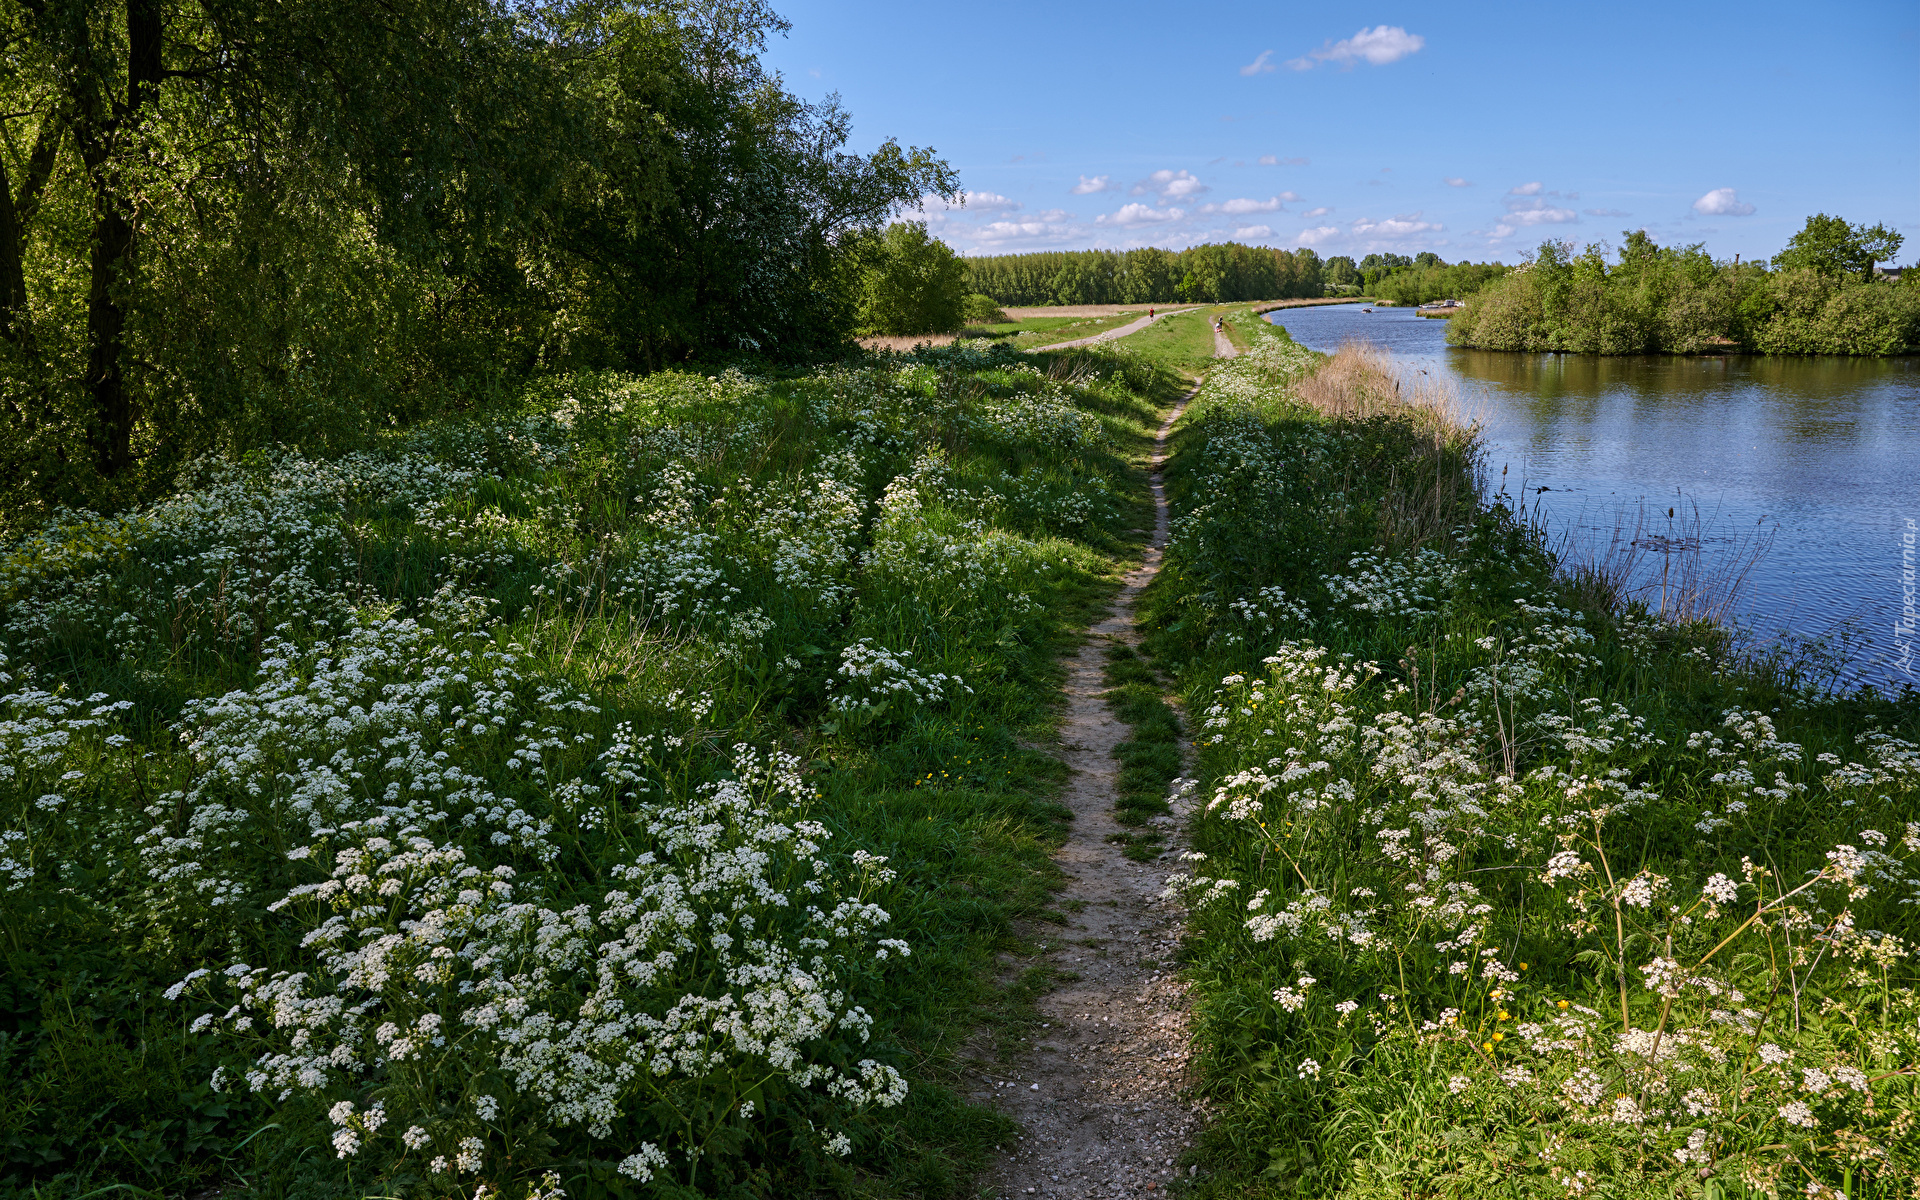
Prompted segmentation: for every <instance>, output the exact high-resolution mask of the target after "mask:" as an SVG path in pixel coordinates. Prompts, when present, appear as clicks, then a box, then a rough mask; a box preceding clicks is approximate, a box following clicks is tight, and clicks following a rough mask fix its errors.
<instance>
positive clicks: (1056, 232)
mask: <svg viewBox="0 0 1920 1200" xmlns="http://www.w3.org/2000/svg"><path fill="white" fill-rule="evenodd" d="M1085 232H1086V231H1085V227H1084V226H1078V225H1075V224H1073V214H1072V213H1070V212H1067V211H1066V210H1064V209H1059V208H1053V209H1048V210H1047V211H1046V212H1042V213H1034V214H1033V215H1032V216H1030V217H1027V218H1024V219H1022V220H1018V221H993V222H991V223H989V224H986V225H982V226H981V227H979V228H978V229H976V230H974V231H973V238H974V240H975V241H976V242H977V244H979V245H982V246H987V247H995V246H1005V245H1008V244H1009V243H1022V242H1028V243H1030V242H1058V241H1064V240H1066V239H1068V238H1078V237H1083V236H1084V235H1085Z"/></svg>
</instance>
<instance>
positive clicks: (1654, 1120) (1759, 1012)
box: [1142, 318, 1920, 1200]
mask: <svg viewBox="0 0 1920 1200" xmlns="http://www.w3.org/2000/svg"><path fill="white" fill-rule="evenodd" d="M1240 327H1241V329H1242V331H1243V332H1244V334H1245V335H1246V336H1248V337H1249V338H1250V340H1251V341H1252V343H1253V348H1252V352H1251V353H1250V354H1249V355H1248V356H1246V357H1243V358H1241V359H1238V360H1235V361H1234V362H1233V363H1229V364H1223V365H1221V366H1220V367H1218V368H1216V370H1215V371H1214V373H1213V374H1212V375H1211V376H1210V377H1209V378H1208V380H1207V382H1206V384H1205V385H1204V387H1203V388H1202V390H1201V393H1200V396H1199V398H1198V399H1197V401H1196V402H1195V404H1194V405H1193V406H1192V407H1191V408H1190V409H1189V415H1188V417H1187V418H1186V420H1185V421H1184V422H1183V423H1182V426H1181V429H1180V431H1179V432H1178V434H1177V453H1176V455H1175V457H1174V458H1173V460H1172V463H1171V465H1170V471H1169V475H1170V490H1171V493H1172V499H1173V503H1174V505H1175V509H1176V516H1175V534H1174V540H1173V544H1172V547H1171V549H1170V551H1169V555H1168V559H1167V566H1166V568H1165V569H1164V570H1163V572H1162V573H1161V575H1160V577H1159V579H1158V581H1157V582H1156V583H1155V585H1154V587H1153V588H1152V589H1151V590H1150V592H1149V597H1148V603H1147V605H1146V607H1145V609H1144V613H1143V622H1142V623H1143V629H1144V632H1145V633H1146V635H1147V640H1146V649H1147V650H1148V652H1149V653H1150V654H1151V655H1152V657H1153V659H1154V661H1155V662H1156V663H1157V665H1158V666H1159V667H1160V668H1162V669H1163V670H1165V671H1169V672H1171V673H1173V674H1175V675H1176V676H1177V677H1178V678H1179V680H1180V681H1181V684H1182V687H1183V690H1184V695H1185V697H1186V707H1187V710H1188V712H1189V713H1190V714H1192V717H1193V720H1194V722H1195V724H1196V726H1197V728H1196V730H1195V734H1196V741H1197V742H1198V743H1199V746H1198V753H1199V761H1198V776H1199V783H1198V786H1199V789H1200V791H1199V798H1200V799H1201V800H1202V802H1203V803H1202V804H1201V815H1200V816H1199V817H1198V818H1197V820H1196V825H1195V828H1194V830H1193V833H1194V845H1195V853H1194V854H1193V856H1192V862H1191V863H1190V865H1189V872H1188V874H1187V875H1186V877H1185V878H1184V880H1182V881H1181V882H1179V883H1178V884H1177V885H1176V889H1175V890H1177V891H1179V892H1182V893H1184V894H1185V896H1186V897H1187V900H1188V903H1189V904H1190V905H1191V923H1192V936H1191V938H1190V940H1189V942H1188V946H1187V951H1186V954H1187V971H1188V976H1189V978H1190V980H1191V982H1192V984H1193V987H1194V991H1195V996H1196V1000H1197V1007H1196V1017H1197V1022H1196V1029H1197V1033H1198V1037H1199V1039H1200V1048H1201V1054H1202V1062H1203V1067H1204V1083H1203V1088H1204V1090H1205V1092H1206V1093H1207V1096H1208V1098H1209V1100H1210V1101H1211V1103H1212V1104H1213V1105H1214V1106H1215V1110H1214V1111H1215V1113H1216V1116H1217V1119H1216V1122H1215V1124H1214V1125H1213V1126H1212V1128H1211V1130H1210V1132H1209V1135H1208V1139H1207V1141H1206V1143H1205V1145H1204V1146H1203V1147H1202V1149H1201V1150H1200V1151H1199V1152H1198V1154H1197V1161H1198V1162H1200V1163H1201V1164H1202V1165H1203V1167H1204V1169H1205V1170H1206V1171H1207V1172H1208V1174H1205V1175H1203V1176H1202V1177H1201V1180H1200V1184H1199V1188H1198V1190H1199V1193H1200V1194H1203V1195H1209V1196H1220V1197H1226V1196H1233V1197H1242V1196H1250V1195H1252V1196H1261V1195H1264V1196H1280V1195H1315V1196H1334V1195H1338V1196H1342V1197H1351V1198H1355V1200H1357V1198H1359V1197H1381V1198H1386V1197H1394V1198H1401V1197H1406V1196H1409V1195H1419V1196H1428V1195H1467V1194H1476V1193H1477V1194H1497V1195H1504V1196H1538V1197H1543V1198H1550V1200H1562V1198H1564V1197H1569V1196H1583V1195H1593V1196H1609V1197H1611V1196H1622V1197H1625V1196H1638V1197H1646V1198H1647V1200H1653V1198H1655V1197H1672V1196H1691V1197H1707V1198H1710V1200H1717V1198H1720V1197H1734V1198H1744V1197H1755V1198H1757V1197H1760V1196H1774V1197H1784V1196H1786V1195H1788V1194H1792V1195H1794V1196H1811V1197H1816V1198H1817V1200H1836V1198H1838V1197H1840V1196H1842V1195H1844V1196H1847V1197H1851V1198H1853V1200H1860V1198H1862V1197H1875V1198H1878V1197H1886V1198H1888V1200H1891V1198H1892V1197H1894V1196H1900V1195H1911V1194H1913V1189H1914V1187H1915V1183H1916V1168H1920V1137H1916V1136H1915V1122H1916V1118H1920V1096H1917V1095H1916V1087H1915V1080H1916V1071H1917V1070H1920V1023H1917V1022H1916V1018H1920V995H1917V994H1916V991H1915V985H1916V983H1917V982H1920V979H1917V978H1916V974H1917V972H1916V965H1917V964H1916V962H1915V960H1914V958H1913V957H1912V948H1913V947H1914V945H1915V944H1916V943H1917V942H1920V905H1917V904H1916V903H1915V901H1916V899H1920V896H1916V888H1920V884H1916V883H1915V882H1914V877H1915V876H1916V875H1920V871H1916V870H1915V869H1914V866H1913V864H1914V861H1915V859H1916V858H1920V824H1917V823H1916V822H1920V749H1916V747H1915V744H1914V743H1915V741H1916V728H1917V726H1920V716H1917V714H1920V699H1917V698H1916V697H1914V696H1913V695H1911V694H1908V695H1907V696H1906V697H1905V698H1904V699H1901V700H1897V701H1896V700H1889V699H1887V698H1884V697H1878V696H1873V695H1856V696H1844V697H1843V696H1833V695H1827V694H1820V693H1818V692H1816V691H1813V690H1812V689H1810V688H1808V687H1806V686H1804V685H1802V684H1801V683H1800V682H1799V680H1798V678H1797V677H1796V675H1795V673H1794V672H1793V670H1792V669H1791V665H1790V664H1786V663H1782V662H1778V661H1775V662H1764V661H1763V662H1752V661H1744V662H1743V661H1737V660H1735V659H1734V658H1732V657H1730V656H1729V641H1728V638H1727V637H1726V635H1725V634H1724V633H1723V632H1722V631H1721V630H1719V629H1716V628H1714V627H1712V626H1709V625H1703V624H1680V623H1676V622H1674V621H1672V620H1665V619H1662V618H1661V616H1660V615H1659V614H1658V613H1654V612H1649V611H1647V609H1646V608H1645V607H1643V606H1642V605H1640V604H1638V603H1634V602H1630V601H1628V600H1627V599H1625V598H1624V597H1623V596H1622V594H1621V589H1620V585H1619V581H1616V580H1609V579H1605V578H1598V577H1593V576H1590V575H1589V576H1582V577H1573V578H1569V577H1568V576H1567V575H1566V574H1564V573H1563V572H1562V571H1560V570H1559V569H1558V566H1557V564H1556V563H1555V562H1554V560H1553V559H1552V558H1550V556H1549V555H1548V554H1547V553H1546V552H1545V550H1544V548H1543V545H1542V539H1541V537H1540V536H1539V534H1538V533H1537V532H1536V531H1535V530H1533V529H1531V528H1529V527H1528V525H1527V524H1526V523H1525V522H1524V521H1523V520H1522V519H1520V518H1519V517H1517V516H1516V515H1515V513H1514V511H1513V509H1512V507H1510V505H1509V503H1508V502H1507V501H1506V500H1505V499H1504V498H1503V497H1487V496H1483V495H1480V494H1478V493H1477V492H1476V491H1475V488H1474V486H1473V478H1472V475H1471V473H1470V468H1471V466H1472V463H1473V458H1474V453H1475V450H1474V443H1473V440H1472V437H1471V435H1470V434H1469V433H1468V432H1467V431H1464V430H1462V429H1461V428H1459V427H1458V426H1457V425H1455V424H1453V423H1451V422H1450V421H1449V420H1448V419H1447V416H1446V414H1445V413H1444V411H1435V410H1434V409H1431V408H1423V407H1420V406H1416V405H1402V404H1401V403H1400V402H1399V399H1398V393H1397V391H1396V389H1395V387H1394V384H1393V381H1392V379H1391V378H1389V377H1388V375H1387V374H1386V373H1385V372H1384V371H1383V370H1382V369H1381V367H1380V365H1379V364H1377V363H1374V362H1370V361H1368V360H1367V359H1366V358H1365V357H1364V356H1354V355H1343V356H1341V357H1340V358H1338V359H1335V360H1333V361H1332V362H1328V361H1326V360H1324V359H1323V358H1322V357H1321V356H1319V355H1315V354H1312V353H1309V352H1307V351H1305V350H1304V349H1302V348H1300V347H1298V346H1296V345H1294V344H1292V343H1291V342H1290V341H1289V340H1288V339H1287V338H1286V336H1285V334H1284V333H1283V332H1281V331H1279V330H1276V329H1274V328H1273V327H1271V326H1267V325H1266V324H1265V323H1264V322H1260V321H1258V320H1257V319H1256V318H1241V319H1240Z"/></svg>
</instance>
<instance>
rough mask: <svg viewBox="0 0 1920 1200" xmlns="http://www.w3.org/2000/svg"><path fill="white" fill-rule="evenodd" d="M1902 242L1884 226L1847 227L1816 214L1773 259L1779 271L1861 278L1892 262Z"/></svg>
mask: <svg viewBox="0 0 1920 1200" xmlns="http://www.w3.org/2000/svg"><path fill="white" fill-rule="evenodd" d="M1905 240H1906V239H1905V238H1903V237H1902V236H1901V235H1900V234H1899V233H1898V232H1896V231H1895V230H1892V229H1889V228H1887V227H1886V226H1885V225H1872V226H1868V225H1850V224H1848V223H1847V222H1846V221H1844V220H1842V219H1841V218H1839V217H1830V216H1828V215H1827V214H1826V213H1816V214H1814V215H1813V216H1811V217H1808V218H1807V223H1806V225H1805V227H1804V228H1802V229H1801V230H1800V232H1799V233H1796V234H1794V235H1793V237H1792V238H1791V239H1789V240H1788V242H1787V248H1786V249H1784V250H1782V251H1781V252H1780V253H1778V254H1776V255H1774V256H1773V265H1774V266H1776V267H1779V268H1780V269H1781V270H1783V271H1791V270H1798V269H1802V268H1805V269H1808V270H1813V271H1818V272H1819V273H1820V274H1822V275H1848V274H1852V275H1862V274H1866V273H1868V272H1870V271H1872V270H1873V264H1875V263H1883V262H1892V261H1893V256H1894V255H1896V254H1898V253H1900V246H1901V243H1902V242H1904V241H1905Z"/></svg>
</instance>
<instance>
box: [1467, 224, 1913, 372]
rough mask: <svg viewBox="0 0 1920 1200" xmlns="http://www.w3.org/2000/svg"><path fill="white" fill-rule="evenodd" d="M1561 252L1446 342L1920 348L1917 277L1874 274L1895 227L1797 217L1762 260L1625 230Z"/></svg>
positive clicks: (1487, 296)
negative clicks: (1792, 230) (1618, 239)
mask: <svg viewBox="0 0 1920 1200" xmlns="http://www.w3.org/2000/svg"><path fill="white" fill-rule="evenodd" d="M1625 238H1626V242H1625V244H1624V245H1623V246H1621V248H1620V250H1619V253H1618V255H1617V256H1615V255H1614V254H1613V253H1612V251H1611V249H1610V247H1608V246H1606V245H1605V244H1604V243H1596V244H1592V245H1589V246H1587V247H1586V248H1585V249H1584V250H1583V251H1581V252H1580V253H1579V254H1575V253H1573V247H1572V244H1571V243H1568V242H1552V241H1550V242H1546V243H1543V244H1542V245H1541V247H1540V249H1539V250H1538V251H1537V252H1536V253H1535V254H1534V256H1533V258H1532V259H1531V260H1530V261H1528V262H1525V263H1522V264H1521V265H1520V266H1519V267H1518V268H1517V269H1515V270H1513V271H1511V272H1509V273H1508V274H1506V275H1505V276H1503V277H1502V278H1501V279H1499V280H1498V281H1497V282H1495V283H1493V284H1492V285H1490V286H1489V287H1488V288H1487V289H1486V290H1485V291H1484V292H1482V293H1481V294H1480V295H1479V296H1478V297H1476V298H1475V299H1474V301H1473V302H1472V303H1471V304H1469V305H1468V306H1467V308H1466V309H1465V311H1463V312H1462V313H1461V314H1460V315H1459V316H1457V317H1455V318H1454V320H1453V322H1452V324H1451V325H1450V326H1449V327H1448V329H1447V340H1448V341H1449V342H1451V343H1453V344H1454V345H1457V346H1470V347H1474V348H1477V349H1483V350H1524V351H1553V350H1564V351H1572V352H1575V353H1582V354H1699V353H1714V352H1725V351H1729V350H1737V351H1744V352H1748V353H1756V354H1850V355H1889V354H1905V353H1910V352H1912V351H1913V350H1914V349H1915V348H1916V347H1920V276H1916V274H1915V273H1914V272H1913V271H1911V270H1909V271H1905V272H1885V271H1880V270H1876V264H1877V263H1883V262H1887V261H1890V260H1892V259H1893V257H1894V255H1895V254H1897V253H1898V252H1899V250H1900V245H1901V241H1902V239H1901V236H1900V234H1898V233H1896V232H1894V231H1893V230H1891V229H1888V228H1886V227H1885V226H1882V225H1875V226H1871V227H1868V226H1860V225H1852V224H1849V223H1848V222H1846V221H1845V220H1842V219H1841V218H1839V217H1831V216H1828V215H1826V214H1824V213H1822V214H1819V215H1817V216H1813V217H1809V218H1808V219H1807V224H1806V227H1805V228H1804V229H1802V230H1801V231H1800V232H1799V233H1797V234H1795V235H1794V237H1793V239H1792V241H1790V242H1789V243H1788V245H1787V247H1786V249H1784V250H1782V251H1781V252H1780V253H1779V254H1777V255H1775V256H1774V257H1773V259H1772V261H1771V262H1769V263H1760V262H1741V261H1739V260H1738V259H1737V258H1736V259H1735V260H1733V261H1731V262H1728V261H1725V260H1720V259H1715V258H1714V257H1713V256H1711V255H1709V254H1708V253H1707V252H1706V249H1705V248H1704V247H1703V246H1701V245H1698V244H1696V245H1691V246H1659V245H1656V244H1655V243H1654V241H1653V239H1652V238H1650V237H1648V236H1647V234H1646V233H1645V232H1644V231H1634V232H1630V233H1627V234H1625Z"/></svg>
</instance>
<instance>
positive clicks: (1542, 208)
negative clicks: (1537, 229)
mask: <svg viewBox="0 0 1920 1200" xmlns="http://www.w3.org/2000/svg"><path fill="white" fill-rule="evenodd" d="M1506 219H1507V221H1508V222H1509V223H1511V224H1514V225H1565V224H1566V223H1567V222H1569V221H1578V220H1579V219H1580V214H1579V213H1576V212H1574V211H1573V210H1572V209H1570V208H1555V207H1554V206H1553V205H1551V204H1539V205H1536V206H1534V207H1532V208H1513V209H1509V210H1508V211H1507V217H1506Z"/></svg>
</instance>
